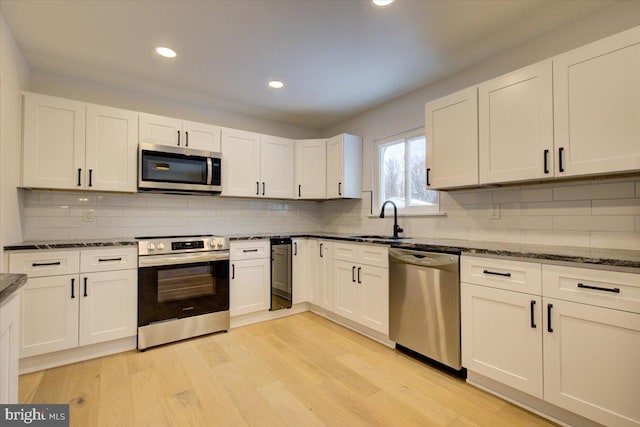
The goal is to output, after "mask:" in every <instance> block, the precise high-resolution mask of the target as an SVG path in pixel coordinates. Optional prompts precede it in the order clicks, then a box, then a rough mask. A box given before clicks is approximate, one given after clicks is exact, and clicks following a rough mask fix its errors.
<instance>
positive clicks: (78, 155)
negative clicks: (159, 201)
mask: <svg viewBox="0 0 640 427" xmlns="http://www.w3.org/2000/svg"><path fill="white" fill-rule="evenodd" d="M23 125H24V132H23V159H22V163H23V168H22V186H23V187H30V188H48V189H63V190H95V191H123V192H135V191H136V188H137V173H136V171H137V133H138V114H137V113H136V112H133V111H127V110H121V109H117V108H110V107H103V106H99V105H93V104H87V103H84V102H78V101H72V100H68V99H62V98H56V97H52V96H46V95H40V94H35V93H25V94H24V123H23Z"/></svg>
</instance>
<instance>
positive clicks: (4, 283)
mask: <svg viewBox="0 0 640 427" xmlns="http://www.w3.org/2000/svg"><path fill="white" fill-rule="evenodd" d="M25 283H27V275H26V274H6V273H0V304H2V303H3V302H4V301H5V300H6V299H7V298H9V296H10V295H11V294H12V293H13V292H14V291H17V290H18V289H20V287H22V285H24V284H25Z"/></svg>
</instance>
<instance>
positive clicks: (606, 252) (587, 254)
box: [4, 232, 640, 272]
mask: <svg viewBox="0 0 640 427" xmlns="http://www.w3.org/2000/svg"><path fill="white" fill-rule="evenodd" d="M227 237H229V239H230V240H232V241H241V240H262V239H270V238H287V237H292V238H295V237H315V238H321V239H332V240H341V241H346V242H362V243H373V244H384V245H389V246H391V247H393V248H402V249H416V250H422V251H436V252H448V253H458V254H460V253H464V254H468V255H474V254H475V255H486V256H493V257H505V258H507V257H508V258H518V259H524V260H543V261H547V262H551V263H577V264H588V265H589V266H593V267H596V266H597V267H601V268H602V267H614V268H616V269H640V250H625V249H598V248H586V247H571V246H547V245H523V244H514V243H499V242H477V241H468V240H450V239H411V238H402V239H391V238H385V237H382V236H375V235H349V234H334V233H322V232H311V233H309V232H306V233H253V234H242V235H229V236H227ZM135 245H137V241H136V240H135V239H134V238H122V239H102V240H98V239H90V240H67V241H30V242H22V243H17V244H13V245H8V246H5V247H4V249H5V250H7V251H15V250H26V249H61V248H87V247H108V246H135ZM639 272H640V271H639Z"/></svg>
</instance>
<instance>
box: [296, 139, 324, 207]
mask: <svg viewBox="0 0 640 427" xmlns="http://www.w3.org/2000/svg"><path fill="white" fill-rule="evenodd" d="M295 152H296V161H295V176H296V179H295V188H294V192H295V197H296V198H298V199H325V198H326V197H327V140H326V139H303V140H299V141H296V149H295Z"/></svg>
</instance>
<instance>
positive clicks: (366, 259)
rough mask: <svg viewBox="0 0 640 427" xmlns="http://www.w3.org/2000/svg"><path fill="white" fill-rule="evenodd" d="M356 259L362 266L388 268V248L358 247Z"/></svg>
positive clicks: (374, 246)
mask: <svg viewBox="0 0 640 427" xmlns="http://www.w3.org/2000/svg"><path fill="white" fill-rule="evenodd" d="M358 259H359V260H360V262H361V263H362V264H368V265H373V266H375V267H383V268H387V267H388V266H389V248H387V247H386V246H380V245H359V246H358Z"/></svg>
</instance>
